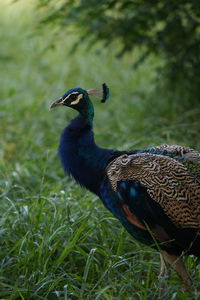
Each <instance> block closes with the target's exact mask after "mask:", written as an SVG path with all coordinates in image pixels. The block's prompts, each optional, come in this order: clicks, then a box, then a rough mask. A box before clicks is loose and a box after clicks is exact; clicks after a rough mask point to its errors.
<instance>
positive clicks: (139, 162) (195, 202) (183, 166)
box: [51, 83, 200, 288]
mask: <svg viewBox="0 0 200 300" xmlns="http://www.w3.org/2000/svg"><path fill="white" fill-rule="evenodd" d="M91 96H94V97H98V98H100V99H101V102H105V101H106V100H107V99H108V98H109V88H108V87H107V86H106V84H105V83H104V84H103V85H102V86H101V88H100V89H90V90H84V89H82V88H74V89H70V90H68V91H67V92H66V93H65V94H64V95H63V96H62V97H61V98H59V99H58V100H56V101H55V102H53V103H52V104H51V108H54V107H57V106H62V105H63V106H68V107H71V108H73V109H75V110H76V111H77V112H78V115H77V116H76V117H75V118H74V119H73V120H72V121H71V123H70V124H69V125H68V126H67V127H66V128H65V129H64V132H63V134H62V135H61V140H60V145H59V149H58V155H59V157H60V160H61V163H62V165H63V167H64V170H65V172H66V173H67V174H69V175H70V176H72V177H73V178H74V179H75V181H76V182H77V183H79V184H80V185H81V186H83V187H85V188H86V189H88V190H90V191H91V192H92V193H94V194H96V195H97V196H98V197H99V198H100V199H101V201H102V202H103V204H104V206H105V207H106V208H107V209H108V210H109V211H110V212H111V213H112V214H113V215H114V216H115V217H116V218H117V219H118V220H119V221H120V222H121V224H122V225H123V226H124V227H125V228H126V230H127V231H128V232H129V233H130V234H131V235H132V236H133V237H134V238H135V239H136V240H138V241H140V242H141V243H144V244H146V245H148V246H150V247H153V248H156V249H158V250H159V252H160V258H161V265H160V274H159V277H160V278H163V279H164V280H165V278H167V277H168V267H169V266H171V267H172V268H173V269H174V270H175V271H176V272H177V274H178V275H179V277H180V279H181V281H182V283H183V284H184V286H185V287H186V288H189V287H190V286H191V284H192V280H191V278H190V276H189V274H188V271H187V269H186V267H185V265H184V262H183V260H182V257H183V255H190V254H193V255H194V256H196V257H200V234H199V230H200V153H199V152H198V151H196V150H194V149H191V148H189V147H184V146H177V145H160V146H155V147H152V148H146V149H135V150H130V151H118V150H112V149H104V148H101V147H99V146H97V144H96V143H95V140H94V133H93V118H94V107H93V104H92V101H91V99H90V97H91Z"/></svg>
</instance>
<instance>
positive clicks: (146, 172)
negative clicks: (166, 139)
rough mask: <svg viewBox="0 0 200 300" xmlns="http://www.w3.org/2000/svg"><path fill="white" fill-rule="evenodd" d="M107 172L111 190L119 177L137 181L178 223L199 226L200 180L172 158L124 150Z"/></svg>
mask: <svg viewBox="0 0 200 300" xmlns="http://www.w3.org/2000/svg"><path fill="white" fill-rule="evenodd" d="M107 175H108V178H109V180H110V182H111V184H112V187H113V189H114V190H116V188H117V182H118V181H121V180H134V181H136V182H140V183H141V184H142V185H144V186H145V187H146V188H147V191H148V193H149V194H150V196H151V197H152V199H154V200H155V201H156V202H158V203H159V204H160V205H161V207H162V208H163V210H164V211H165V213H166V215H167V216H168V217H169V218H170V219H171V220H172V222H173V223H174V224H175V225H176V226H177V227H180V228H187V227H191V228H193V227H196V228H198V227H199V226H200V183H199V182H198V180H197V179H196V178H195V177H194V176H193V175H191V174H190V173H189V172H188V169H187V167H186V166H184V165H183V164H182V163H180V162H178V161H176V160H175V159H172V158H170V157H167V156H164V155H154V154H149V153H139V154H133V155H126V154H125V155H122V156H120V157H118V158H116V159H115V160H114V161H113V162H111V163H110V164H109V166H108V167H107Z"/></svg>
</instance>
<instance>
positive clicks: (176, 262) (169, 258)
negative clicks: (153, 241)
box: [161, 250, 192, 290]
mask: <svg viewBox="0 0 200 300" xmlns="http://www.w3.org/2000/svg"><path fill="white" fill-rule="evenodd" d="M161 255H162V257H163V259H164V261H165V263H168V264H169V265H170V266H172V268H173V269H174V270H175V271H176V272H177V274H178V275H179V277H180V279H181V280H182V282H183V286H184V289H186V290H188V289H189V288H190V287H191V285H192V281H191V279H190V276H189V274H188V272H187V270H186V267H185V265H184V263H183V261H182V259H181V258H180V257H178V256H177V255H173V254H169V253H167V252H166V251H163V250H162V251H161Z"/></svg>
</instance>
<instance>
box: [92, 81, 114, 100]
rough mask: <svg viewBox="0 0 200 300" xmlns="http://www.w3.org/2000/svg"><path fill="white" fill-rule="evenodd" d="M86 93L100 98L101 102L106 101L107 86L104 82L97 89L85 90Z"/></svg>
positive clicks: (107, 94)
mask: <svg viewBox="0 0 200 300" xmlns="http://www.w3.org/2000/svg"><path fill="white" fill-rule="evenodd" d="M87 93H88V95H90V96H94V97H97V98H100V99H101V102H106V101H107V100H108V98H109V88H108V87H107V85H106V84H105V83H103V84H102V86H101V87H100V88H99V89H91V90H87Z"/></svg>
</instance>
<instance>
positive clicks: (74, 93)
mask: <svg viewBox="0 0 200 300" xmlns="http://www.w3.org/2000/svg"><path fill="white" fill-rule="evenodd" d="M76 94H78V92H73V93H71V94H69V95H68V96H67V97H65V98H64V99H63V101H65V100H67V99H68V98H69V97H70V96H71V95H76Z"/></svg>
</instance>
